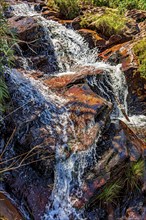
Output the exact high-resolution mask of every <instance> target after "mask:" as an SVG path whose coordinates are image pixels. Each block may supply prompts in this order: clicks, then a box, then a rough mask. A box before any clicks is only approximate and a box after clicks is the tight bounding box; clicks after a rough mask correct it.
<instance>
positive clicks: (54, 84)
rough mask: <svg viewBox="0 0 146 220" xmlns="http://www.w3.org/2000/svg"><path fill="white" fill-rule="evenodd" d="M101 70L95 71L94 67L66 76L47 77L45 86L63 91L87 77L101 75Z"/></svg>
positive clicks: (84, 68)
mask: <svg viewBox="0 0 146 220" xmlns="http://www.w3.org/2000/svg"><path fill="white" fill-rule="evenodd" d="M102 72H103V71H102V70H99V69H97V68H96V67H88V66H87V67H83V68H81V69H80V70H78V71H77V72H76V73H75V72H73V73H72V72H70V73H68V74H63V73H62V74H61V75H58V76H53V77H49V78H48V79H46V80H44V82H45V84H46V85H47V86H48V87H49V88H50V89H52V90H61V89H65V88H66V87H67V86H70V85H72V84H77V83H80V82H81V81H82V80H84V79H85V78H86V77H87V76H89V75H90V76H92V75H98V74H102Z"/></svg>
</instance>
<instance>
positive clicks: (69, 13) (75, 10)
mask: <svg viewBox="0 0 146 220" xmlns="http://www.w3.org/2000/svg"><path fill="white" fill-rule="evenodd" d="M48 5H49V6H51V7H53V8H54V9H57V8H58V10H59V12H60V14H61V15H62V16H63V17H65V18H68V19H73V18H75V17H76V16H78V15H79V12H80V6H79V1H78V0H51V1H50V0H49V1H48Z"/></svg>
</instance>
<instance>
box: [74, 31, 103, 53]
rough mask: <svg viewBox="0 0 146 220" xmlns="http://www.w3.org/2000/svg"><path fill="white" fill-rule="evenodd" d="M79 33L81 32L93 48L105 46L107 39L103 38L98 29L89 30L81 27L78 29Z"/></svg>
mask: <svg viewBox="0 0 146 220" xmlns="http://www.w3.org/2000/svg"><path fill="white" fill-rule="evenodd" d="M78 33H79V34H81V35H82V36H83V37H84V38H85V40H86V41H87V42H88V43H89V46H90V47H91V48H93V47H96V46H97V47H98V48H99V49H102V48H104V47H105V42H106V41H105V40H104V39H103V38H101V37H100V36H99V35H98V34H97V33H96V31H93V30H89V29H80V30H78Z"/></svg>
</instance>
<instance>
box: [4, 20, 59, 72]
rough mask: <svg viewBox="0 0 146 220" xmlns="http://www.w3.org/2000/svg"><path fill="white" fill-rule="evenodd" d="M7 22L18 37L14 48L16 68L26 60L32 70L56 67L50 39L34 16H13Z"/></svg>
mask: <svg viewBox="0 0 146 220" xmlns="http://www.w3.org/2000/svg"><path fill="white" fill-rule="evenodd" d="M8 22H9V25H10V27H11V29H12V30H13V31H15V32H16V35H17V37H18V40H17V41H18V45H17V46H15V48H14V49H15V52H16V55H17V57H18V59H17V60H16V64H15V66H16V67H17V68H18V67H21V68H22V67H23V66H24V65H25V64H26V63H25V62H26V60H27V62H28V64H29V68H31V69H33V70H36V69H37V70H38V69H39V70H40V71H42V72H45V73H49V72H54V71H55V70H57V69H58V64H57V60H56V56H55V52H54V47H53V44H52V42H51V39H46V32H45V29H44V27H42V26H41V25H40V24H39V23H38V22H37V20H36V19H35V18H33V17H15V16H14V17H12V18H10V19H9V20H8ZM46 45H47V46H46ZM22 55H23V56H22ZM25 59H26V60H25Z"/></svg>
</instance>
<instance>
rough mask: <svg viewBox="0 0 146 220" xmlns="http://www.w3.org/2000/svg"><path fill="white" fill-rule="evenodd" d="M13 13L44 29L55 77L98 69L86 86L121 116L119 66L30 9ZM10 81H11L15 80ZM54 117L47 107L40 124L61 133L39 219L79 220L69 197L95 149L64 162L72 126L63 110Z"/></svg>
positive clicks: (125, 91)
mask: <svg viewBox="0 0 146 220" xmlns="http://www.w3.org/2000/svg"><path fill="white" fill-rule="evenodd" d="M14 13H15V15H16V16H31V17H34V18H35V19H37V22H38V23H39V24H41V26H42V27H43V28H44V31H45V33H46V39H47V40H48V42H49V45H50V44H52V45H53V48H54V52H55V55H56V58H57V63H58V66H59V70H60V73H57V75H65V74H74V71H73V69H74V68H76V66H94V67H95V68H97V69H102V70H103V71H104V74H103V75H102V76H101V78H99V79H97V78H96V76H95V77H92V78H90V79H89V80H88V83H89V84H90V85H91V86H96V87H97V88H98V90H99V94H101V95H102V96H103V97H105V98H107V99H108V100H110V101H112V102H115V106H114V110H113V113H112V117H114V118H118V117H122V113H121V111H120V110H119V108H118V105H119V104H118V103H117V102H116V100H115V97H116V98H117V99H118V102H120V105H123V108H124V109H125V112H126V113H127V111H128V110H127V102H126V98H127V94H128V89H127V85H126V81H125V78H124V74H123V73H122V72H121V70H120V65H117V66H111V65H109V64H105V63H103V62H96V58H97V57H96V56H97V51H96V50H90V49H89V48H88V45H87V44H86V43H85V42H84V39H83V38H82V37H81V36H80V35H79V34H77V33H76V32H75V31H74V30H71V29H67V28H66V27H64V26H62V25H61V24H58V23H57V22H55V21H51V20H46V19H45V18H43V17H42V16H41V15H40V14H38V13H36V12H35V11H34V10H33V8H31V7H28V5H26V4H21V5H15V6H14ZM48 49H49V48H48ZM25 63H26V60H25ZM12 77H14V78H15V76H12ZM15 80H17V79H16V78H15ZM103 80H104V81H103ZM104 82H105V83H104ZM31 83H32V85H33V86H34V87H35V88H37V89H38V90H39V92H40V93H41V94H42V95H43V97H44V99H47V101H48V102H51V103H54V105H57V106H58V108H63V106H64V103H65V102H66V101H65V100H62V99H60V97H57V96H55V95H54V94H53V93H52V94H51V93H50V92H49V94H48V89H47V88H45V87H44V86H42V85H41V83H39V82H38V81H35V80H32V81H31ZM27 89H28V88H27ZM25 92H26V88H25ZM27 94H28V96H31V95H32V97H33V94H31V92H28V93H27ZM30 94H31V95H30ZM27 99H28V97H27ZM41 102H42V100H41ZM55 114H56V113H51V115H50V112H49V107H48V108H47V110H46V111H45V118H46V120H45V122H44V123H48V121H50V120H52V121H53V123H55V125H56V129H60V130H61V131H62V133H61V136H62V140H63V144H60V143H57V144H56V172H55V183H54V189H53V193H52V196H51V205H48V206H47V207H46V213H45V215H44V216H43V217H42V219H43V220H55V219H56V220H69V219H70V216H71V215H73V218H74V219H75V220H76V219H77V220H83V219H84V217H83V215H82V211H83V210H82V211H80V212H78V211H77V210H75V208H73V203H74V202H75V201H73V200H71V195H72V193H73V192H74V194H76V195H78V197H80V196H81V194H82V191H81V189H80V186H81V185H82V176H83V174H84V170H85V169H86V168H87V167H88V166H89V165H90V166H92V165H93V161H94V159H95V158H94V151H95V148H96V145H95V144H93V146H92V147H91V149H89V150H87V151H84V152H81V153H76V152H73V153H72V154H71V155H70V156H69V157H68V158H67V157H66V154H65V150H64V149H65V148H66V146H67V147H69V146H68V145H69V143H68V137H67V126H68V123H69V124H70V126H71V127H72V131H73V134H74V139H76V135H75V131H74V126H73V123H72V122H71V120H70V115H69V113H68V110H67V109H65V111H64V112H63V114H60V115H59V117H58V116H56V115H55ZM50 118H51V119H50ZM93 123H95V122H93ZM49 126H50V125H49V124H48V127H49ZM50 129H51V126H50ZM76 185H78V189H77V190H76V192H75V191H72V190H73V189H74V187H75V186H76Z"/></svg>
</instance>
